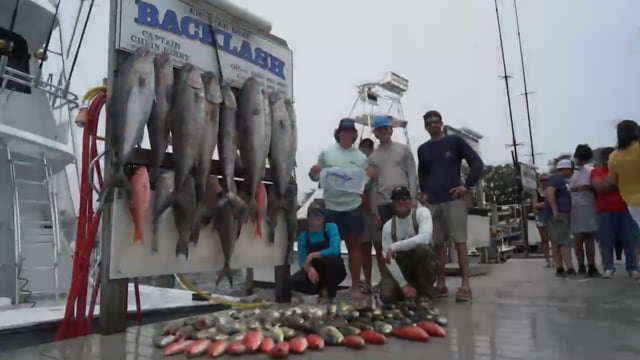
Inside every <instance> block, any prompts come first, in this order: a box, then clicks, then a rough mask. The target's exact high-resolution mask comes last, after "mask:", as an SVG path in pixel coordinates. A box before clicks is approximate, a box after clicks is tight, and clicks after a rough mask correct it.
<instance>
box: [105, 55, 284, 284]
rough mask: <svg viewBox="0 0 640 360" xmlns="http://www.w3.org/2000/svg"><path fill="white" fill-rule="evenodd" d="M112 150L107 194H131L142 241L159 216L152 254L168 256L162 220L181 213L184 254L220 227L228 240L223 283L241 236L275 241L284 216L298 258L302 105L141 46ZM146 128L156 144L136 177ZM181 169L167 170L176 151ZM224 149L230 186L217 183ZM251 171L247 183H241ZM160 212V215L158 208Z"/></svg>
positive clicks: (110, 109)
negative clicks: (267, 181) (248, 229)
mask: <svg viewBox="0 0 640 360" xmlns="http://www.w3.org/2000/svg"><path fill="white" fill-rule="evenodd" d="M107 116H108V119H109V122H108V124H109V128H108V129H107V132H108V134H109V135H110V136H108V143H107V146H108V147H107V149H109V150H110V151H112V154H111V155H112V156H111V162H110V165H111V171H112V174H113V175H112V176H111V177H110V178H109V179H108V180H107V181H106V183H105V188H106V190H105V192H108V191H110V189H112V188H113V187H123V188H125V190H126V193H127V195H128V199H129V208H130V210H131V215H132V220H133V223H134V227H135V234H134V242H141V241H142V240H143V237H144V231H143V229H144V219H145V217H146V213H147V212H148V211H149V210H151V211H152V213H153V229H154V230H153V236H152V245H151V247H152V251H154V252H157V251H158V240H157V236H156V233H157V228H158V219H159V217H160V216H161V215H162V214H163V213H164V212H165V211H166V210H167V209H168V208H172V209H173V214H174V220H175V226H176V229H177V232H178V239H177V244H176V256H183V257H184V258H188V256H189V243H193V244H197V242H198V239H199V235H200V230H201V229H202V227H204V226H207V225H209V224H211V225H212V226H213V227H214V229H215V230H217V231H218V233H219V235H220V241H221V247H222V251H223V253H224V258H225V265H224V268H223V270H222V271H221V272H220V274H219V277H218V279H217V281H218V282H220V280H221V279H222V277H223V276H225V275H226V276H227V278H228V279H229V281H230V282H231V281H232V280H231V274H230V268H229V260H230V258H231V255H232V253H233V249H234V244H235V242H236V240H237V238H238V236H239V234H240V229H241V227H242V225H243V224H244V223H247V222H248V221H249V220H251V221H253V222H254V223H255V224H256V237H261V236H262V234H261V233H262V230H261V224H262V219H263V218H265V217H266V220H267V224H268V227H267V228H268V241H269V244H270V245H273V243H274V237H275V234H274V229H275V227H276V224H277V216H278V214H279V212H280V211H282V212H284V215H285V219H286V220H287V224H286V227H287V234H288V235H287V243H288V247H287V248H288V250H287V254H285V259H287V258H288V252H289V251H290V247H291V245H290V244H292V242H293V239H294V238H295V203H296V202H295V201H296V197H297V194H296V190H295V186H294V187H293V189H292V187H291V186H289V184H290V179H291V174H292V171H293V168H294V166H295V155H296V151H297V120H296V115H295V111H294V108H293V103H292V102H291V100H290V99H287V98H285V97H284V96H283V95H282V94H280V93H278V92H268V91H267V90H266V89H265V88H263V87H261V86H260V84H259V83H258V81H257V80H256V79H255V78H253V77H250V78H248V79H247V80H246V81H245V83H244V85H243V87H242V88H241V89H239V90H237V89H233V88H232V87H231V86H230V85H229V84H228V83H224V82H222V81H221V80H220V79H219V78H218V76H216V74H214V73H213V72H210V71H207V72H202V71H200V70H198V69H197V68H196V67H195V66H194V65H192V64H190V63H186V64H184V65H182V67H180V68H179V69H178V70H177V71H176V70H174V64H173V63H172V61H171V58H170V56H169V55H168V54H167V53H160V54H157V55H154V54H153V53H152V52H151V51H150V50H149V49H146V48H140V49H138V50H137V51H136V52H135V53H133V54H131V55H130V56H129V57H128V59H127V60H126V61H125V62H123V63H122V64H121V65H120V66H119V67H118V73H117V74H116V76H115V78H114V83H113V93H112V94H111V97H110V99H109V103H108V105H107ZM145 127H146V128H147V130H148V133H149V142H150V145H151V154H152V159H151V166H150V171H149V172H148V171H147V169H146V167H144V166H139V167H137V168H136V169H135V171H134V174H133V176H132V177H131V179H129V178H128V177H127V176H126V175H125V168H126V165H127V164H129V163H130V162H131V160H132V157H133V154H134V149H135V148H137V147H139V146H140V145H141V142H142V139H143V136H144V129H145ZM169 145H171V146H172V148H173V171H167V170H164V169H161V167H162V164H163V161H164V160H165V154H166V151H167V148H168V146H169ZM216 147H217V150H218V155H219V156H218V157H219V160H220V163H221V167H222V184H220V182H219V180H218V177H217V176H215V175H211V164H212V157H213V154H214V151H215V149H216ZM267 159H268V161H269V168H270V170H271V172H272V174H273V181H274V185H273V187H272V188H271V189H270V191H269V193H268V194H267V191H266V188H265V186H264V184H263V183H262V179H263V177H264V174H265V170H266V165H267ZM238 169H241V171H242V175H240V176H241V177H242V178H243V182H242V183H241V186H240V187H238V186H237V185H236V182H235V177H237V176H238V175H239V174H238V173H237V171H238ZM151 189H154V190H155V191H154V199H153V201H151V199H150V198H151V195H150V194H151ZM151 203H152V204H153V208H152V209H150V204H151Z"/></svg>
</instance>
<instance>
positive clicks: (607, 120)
mask: <svg viewBox="0 0 640 360" xmlns="http://www.w3.org/2000/svg"><path fill="white" fill-rule="evenodd" d="M97 3H99V4H98V5H97V6H96V8H95V9H94V14H93V15H92V21H91V23H90V25H89V29H88V32H87V38H86V40H85V42H86V44H85V46H84V47H83V50H82V52H81V61H80V62H79V65H78V69H77V70H76V74H75V75H74V79H73V80H72V83H73V85H72V88H73V89H74V90H75V91H76V92H78V93H83V92H84V91H85V89H87V88H88V87H91V86H94V85H95V84H99V83H100V81H101V78H102V77H104V76H105V75H106V59H107V53H106V48H107V28H108V5H107V4H108V1H97ZM236 3H238V4H239V5H241V6H244V7H246V8H248V9H250V10H251V11H252V12H253V13H255V14H257V15H259V16H261V17H264V18H266V19H267V20H269V21H271V22H272V23H273V33H274V34H276V35H278V36H280V37H282V38H284V39H286V40H287V41H288V43H289V45H290V46H291V48H292V49H293V51H294V89H295V95H294V96H295V102H296V110H297V113H298V122H299V134H298V136H299V150H298V155H297V158H298V165H299V167H301V169H300V170H299V174H301V175H302V176H299V179H300V186H301V189H300V192H303V191H305V190H307V189H308V188H309V187H310V186H311V183H310V182H309V181H308V180H307V178H306V176H305V175H304V174H306V172H307V169H308V168H309V167H310V166H311V165H313V164H314V162H315V160H316V158H317V156H318V153H319V150H320V149H321V148H323V147H326V146H327V145H329V144H331V143H332V141H333V140H332V130H333V129H334V128H335V126H336V124H337V121H338V120H339V119H340V118H341V117H344V116H346V115H348V113H349V110H350V108H351V105H352V103H353V101H354V99H355V95H356V87H355V86H356V85H357V84H359V83H362V82H364V81H374V80H378V79H380V78H381V77H382V76H383V74H384V73H385V72H386V71H390V70H391V71H395V72H397V73H399V74H400V75H402V76H404V77H406V78H408V79H409V91H408V93H407V94H406V96H405V98H404V100H403V105H404V112H405V115H406V117H407V120H409V123H410V124H409V132H410V136H411V142H412V146H413V148H414V151H415V148H417V146H418V145H419V144H420V143H422V142H423V141H425V140H426V139H427V137H426V135H425V132H424V129H423V127H422V118H421V116H422V114H423V113H424V112H425V111H426V110H429V109H438V110H439V111H441V113H442V114H443V116H444V121H445V123H447V124H450V125H452V126H455V127H460V126H467V127H470V128H472V129H473V130H475V131H477V132H479V133H481V134H483V135H484V139H483V140H482V141H481V145H480V146H481V155H482V158H483V159H484V160H485V162H486V163H487V164H499V163H504V162H507V161H509V159H510V155H509V149H507V148H506V147H505V144H507V143H511V132H510V127H509V117H508V110H507V102H506V96H505V88H504V82H503V81H501V80H500V79H499V78H498V76H499V75H501V73H502V62H501V58H500V49H499V43H498V33H497V25H496V14H495V8H494V4H493V0H455V1H454V0H430V1H423V2H416V1H409V0H396V1H393V2H390V1H383V0H349V1H337V0H327V1H300V0H295V1H294V0H270V1H264V0H237V1H236ZM498 3H499V5H500V11H501V13H500V15H501V18H502V26H503V35H504V40H505V51H506V53H507V69H508V73H509V74H510V75H512V76H513V78H512V79H511V81H510V86H511V95H512V104H513V113H514V121H515V123H516V137H517V141H518V142H523V143H524V146H522V147H520V148H519V151H520V153H521V154H528V153H529V145H528V144H529V135H528V131H527V127H526V121H527V120H526V119H527V118H526V112H525V103H524V97H523V96H520V95H519V94H521V93H522V92H523V84H522V75H521V66H520V58H519V54H518V43H517V35H516V27H515V19H514V8H513V1H512V0H499V1H498ZM76 4H77V1H63V6H62V10H61V15H62V16H63V18H66V19H70V18H72V17H73V15H74V12H75V11H76ZM518 6H519V15H520V26H521V32H522V41H523V47H524V56H525V62H526V67H527V80H528V87H529V90H530V91H535V94H533V95H532V96H531V97H530V105H531V117H532V123H533V136H534V137H533V138H534V144H535V147H536V151H537V152H542V153H544V154H543V155H539V156H538V159H537V160H538V161H537V162H538V163H539V164H540V163H542V164H545V165H546V162H547V160H548V159H549V158H550V157H553V156H555V155H557V154H559V153H561V152H570V151H572V150H573V148H574V147H575V145H576V144H578V143H588V144H590V145H591V146H593V147H596V146H603V145H613V143H614V126H615V122H616V120H617V119H621V118H633V119H640V109H639V108H638V106H637V103H638V101H637V96H638V94H639V93H640V67H639V66H638V63H640V62H639V60H640V42H638V38H639V35H640V18H638V16H637V14H639V13H640V1H636V0H610V1H599V0H572V1H570V0H519V1H518ZM634 14H635V16H634ZM64 30H65V32H66V33H69V32H70V31H71V26H68V25H66V28H65V29H64ZM523 160H525V161H528V158H524V159H523Z"/></svg>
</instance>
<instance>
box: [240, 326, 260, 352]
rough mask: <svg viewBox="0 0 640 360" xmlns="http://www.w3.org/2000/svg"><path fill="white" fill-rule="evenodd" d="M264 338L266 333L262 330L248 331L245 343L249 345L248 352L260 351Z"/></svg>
mask: <svg viewBox="0 0 640 360" xmlns="http://www.w3.org/2000/svg"><path fill="white" fill-rule="evenodd" d="M262 340H264V334H263V333H262V331H260V330H250V331H249V332H247V336H245V337H244V345H245V346H246V347H247V352H249V353H254V352H256V351H258V349H259V348H260V345H261V344H262Z"/></svg>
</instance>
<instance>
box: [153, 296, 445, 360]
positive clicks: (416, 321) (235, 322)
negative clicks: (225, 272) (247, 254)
mask: <svg viewBox="0 0 640 360" xmlns="http://www.w3.org/2000/svg"><path fill="white" fill-rule="evenodd" d="M446 324H447V319H446V318H445V317H444V316H442V315H440V313H439V310H438V309H437V308H435V307H434V306H433V305H432V304H429V303H419V304H415V303H400V304H396V305H385V306H384V307H377V306H376V307H372V306H364V307H360V308H355V307H354V306H352V305H348V304H342V305H336V304H332V305H329V306H328V307H327V308H326V309H323V308H320V307H315V306H306V307H303V306H299V307H294V308H290V309H286V310H279V311H278V310H273V309H259V310H250V311H233V312H231V313H228V314H225V315H223V316H218V315H213V314H211V315H203V316H199V317H193V318H187V319H180V320H174V321H172V322H169V323H168V324H167V325H166V326H165V327H164V328H163V329H162V333H161V334H159V335H158V336H156V337H155V338H154V340H153V341H154V344H155V345H156V346H157V347H159V348H162V349H163V350H164V354H165V355H167V356H171V355H176V354H181V353H184V354H186V355H187V356H188V357H195V356H200V355H208V356H209V357H214V358H215V357H218V356H221V355H223V354H230V355H242V354H256V353H263V354H267V355H269V356H270V357H272V358H283V357H287V356H288V355H289V354H303V353H305V352H306V351H307V350H315V351H320V350H323V349H324V347H325V345H328V346H345V347H348V348H352V349H357V350H360V349H364V348H365V347H366V344H372V345H384V344H385V343H386V342H387V340H386V339H387V336H393V337H396V338H399V339H404V340H411V341H417V342H428V341H429V339H430V338H431V337H445V336H446V331H445V329H444V328H443V326H446Z"/></svg>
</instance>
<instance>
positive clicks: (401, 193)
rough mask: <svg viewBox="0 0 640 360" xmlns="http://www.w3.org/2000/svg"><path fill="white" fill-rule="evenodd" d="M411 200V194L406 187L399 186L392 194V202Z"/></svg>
mask: <svg viewBox="0 0 640 360" xmlns="http://www.w3.org/2000/svg"><path fill="white" fill-rule="evenodd" d="M408 199H411V192H410V191H409V189H407V187H406V186H397V187H396V188H395V189H393V191H392V192H391V201H398V200H408Z"/></svg>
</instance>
